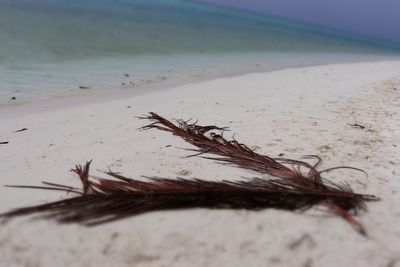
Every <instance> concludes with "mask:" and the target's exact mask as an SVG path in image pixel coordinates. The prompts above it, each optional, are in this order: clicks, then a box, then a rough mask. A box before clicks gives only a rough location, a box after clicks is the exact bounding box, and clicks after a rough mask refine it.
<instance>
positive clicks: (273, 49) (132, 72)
mask: <svg viewBox="0 0 400 267" xmlns="http://www.w3.org/2000/svg"><path fill="white" fill-rule="evenodd" d="M398 55H399V53H398V50H395V49H393V48H389V47H385V46H383V45H379V44H376V43H373V42H369V41H368V40H358V39H356V38H352V37H350V36H342V35H340V34H336V33H334V32H328V31H324V30H321V29H318V28H312V27H307V26H302V25H296V24H293V23H286V22H281V21H278V20H275V19H272V18H268V17H260V16H255V15H251V14H246V13H241V12H238V11H231V10H226V9H221V8H217V7H211V6H206V5H200V4H196V3H192V2H189V1H183V0H85V1H82V0H0V104H7V103H18V102H24V101H31V100H35V99H46V98H50V97H53V96H62V95H68V94H71V93H76V92H80V91H82V90H83V89H87V88H90V90H96V89H104V88H120V87H122V88H128V89H132V90H134V88H137V87H142V86H145V85H147V84H152V83H163V82H165V81H166V80H168V81H171V80H173V81H177V82H179V81H194V80H197V79H205V78H207V77H218V76H224V75H233V74H239V73H244V72H252V71H268V70H273V69H281V68H287V67H295V66H305V65H315V64H326V63H335V62H349V61H365V60H382V59H393V58H398ZM13 97H15V98H16V100H11V98H13Z"/></svg>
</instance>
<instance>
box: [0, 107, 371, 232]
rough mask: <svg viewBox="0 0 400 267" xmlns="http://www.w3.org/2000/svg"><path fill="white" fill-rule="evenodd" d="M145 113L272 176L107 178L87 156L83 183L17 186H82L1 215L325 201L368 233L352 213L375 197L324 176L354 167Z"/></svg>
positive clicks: (88, 214)
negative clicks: (259, 148)
mask: <svg viewBox="0 0 400 267" xmlns="http://www.w3.org/2000/svg"><path fill="white" fill-rule="evenodd" d="M142 118H143V119H149V120H151V121H152V123H151V124H150V125H147V126H145V127H143V128H142V129H151V128H156V129H160V130H163V131H167V132H171V133H172V134H174V135H176V136H179V137H181V138H183V139H184V140H185V141H186V142H188V143H190V144H192V145H194V146H195V147H196V149H189V150H191V151H195V152H196V154H197V155H204V154H206V153H207V154H213V155H215V156H214V157H206V158H209V159H213V160H216V161H218V162H221V163H223V164H230V165H234V166H237V167H240V168H243V169H246V170H251V171H254V172H256V173H259V174H263V175H267V176H268V177H267V178H259V177H256V178H251V179H245V180H239V181H234V182H232V181H226V180H223V181H218V182H213V181H205V180H201V179H182V178H177V179H165V178H159V177H145V178H146V180H144V181H143V180H139V179H132V178H128V177H125V176H123V175H121V174H118V173H114V172H112V171H108V172H106V174H107V175H109V176H111V177H112V179H105V178H98V177H91V176H90V175H89V168H90V164H91V161H89V162H87V163H86V164H85V165H84V166H81V165H76V166H75V168H73V169H72V171H73V172H75V173H76V174H77V175H78V176H79V178H80V180H81V182H82V189H79V188H75V187H70V186H66V185H60V184H54V183H49V182H44V186H14V187H24V188H37V189H46V190H61V191H65V192H72V193H76V194H77V196H74V197H71V198H68V199H64V200H60V201H55V202H51V203H47V204H43V205H37V206H32V207H25V208H19V209H15V210H12V211H10V212H7V213H4V214H2V215H0V216H1V217H4V218H11V217H15V216H21V215H28V214H39V216H41V217H44V218H52V219H56V220H57V221H58V222H60V223H81V224H84V225H88V226H91V225H97V224H101V223H105V222H110V221H114V220H118V219H122V218H126V217H129V216H134V215H137V214H141V213H145V212H149V211H155V210H171V209H183V208H196V207H202V208H230V209H243V208H244V209H251V210H259V209H265V208H276V209H285V210H305V209H308V208H310V207H312V206H314V205H318V204H323V205H325V206H327V207H329V208H330V209H331V210H333V211H334V212H335V213H336V214H338V215H340V216H341V217H343V218H344V219H345V220H347V221H348V222H349V223H350V224H351V225H353V227H355V229H356V230H357V231H358V232H360V233H361V234H365V230H364V229H363V227H362V226H361V224H360V223H359V222H358V221H357V220H356V219H355V218H354V217H353V214H357V213H358V212H359V211H360V210H364V209H365V203H364V202H365V201H371V200H377V198H376V197H374V196H371V195H365V194H357V193H354V192H353V191H352V189H351V187H350V186H349V185H348V184H347V183H333V182H331V181H328V180H326V179H324V178H322V177H321V173H323V172H327V171H331V170H334V169H337V168H351V167H346V166H341V167H334V168H330V169H325V170H321V171H318V170H317V166H318V164H319V163H320V161H321V159H320V158H319V157H317V156H308V158H311V159H316V160H317V162H316V163H314V164H313V165H311V164H309V163H307V162H304V161H299V160H292V159H286V158H271V157H268V156H266V155H261V154H258V153H256V152H254V151H252V150H251V149H250V148H248V147H247V146H246V145H244V144H241V143H239V142H237V141H236V140H226V139H225V138H224V137H223V131H224V130H226V128H221V127H216V126H200V125H197V124H196V123H192V124H190V123H188V121H183V120H179V121H178V124H177V125H175V124H174V123H172V122H170V121H168V120H166V119H164V118H163V117H161V116H159V115H157V114H155V113H150V115H149V116H146V117H142ZM352 169H354V168H352Z"/></svg>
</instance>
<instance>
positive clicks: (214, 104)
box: [0, 62, 400, 267]
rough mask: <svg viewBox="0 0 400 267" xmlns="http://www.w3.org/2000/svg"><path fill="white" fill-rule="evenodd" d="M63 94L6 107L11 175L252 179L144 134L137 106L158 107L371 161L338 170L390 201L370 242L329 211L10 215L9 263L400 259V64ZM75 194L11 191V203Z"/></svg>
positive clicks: (326, 155)
mask: <svg viewBox="0 0 400 267" xmlns="http://www.w3.org/2000/svg"><path fill="white" fill-rule="evenodd" d="M93 98H95V96H93ZM59 101H60V100H59ZM62 101H65V104H63V105H60V107H58V108H57V107H54V106H53V107H51V108H49V109H47V110H45V109H43V108H40V109H39V108H37V106H35V105H34V104H31V105H30V104H27V105H24V106H17V107H4V108H2V109H1V110H0V120H1V124H0V141H3V140H4V141H9V143H8V144H4V145H0V183H1V184H22V185H38V184H39V183H40V181H42V180H46V181H52V182H55V183H63V184H71V185H79V180H78V179H77V178H76V177H75V176H74V174H73V173H70V172H69V169H70V168H71V167H72V166H73V165H74V164H78V163H84V162H85V161H86V160H88V159H93V160H94V161H93V168H92V169H93V173H92V174H100V172H99V171H96V169H100V170H106V169H107V167H110V168H112V169H113V170H114V171H119V172H123V173H124V174H126V175H128V176H131V177H137V176H139V175H148V176H152V175H160V176H164V177H176V176H177V175H180V176H184V177H185V178H190V177H198V178H202V179H211V180H214V179H232V180H234V179H238V178H240V177H241V176H247V177H249V176H252V175H253V174H252V173H250V172H245V171H242V170H239V169H236V168H232V167H225V166H220V165H218V164H216V163H213V162H210V161H208V160H204V159H200V158H188V159H185V158H182V157H183V156H185V155H187V152H186V151H184V150H181V149H178V148H177V147H188V145H187V144H185V143H184V142H182V141H181V140H179V139H178V138H176V137H173V136H170V135H168V134H165V133H161V132H157V131H144V132H140V131H137V128H139V127H140V126H143V125H144V124H145V122H143V121H141V120H138V119H137V118H136V116H139V115H143V114H145V113H147V112H149V111H154V112H158V113H159V114H161V115H163V116H166V117H168V118H183V119H189V118H198V119H199V123H200V124H216V125H218V126H228V127H229V128H230V129H231V130H232V134H233V133H236V135H235V138H236V139H238V140H239V141H241V142H243V143H246V144H247V145H249V146H250V147H253V148H254V149H256V150H257V152H262V153H265V154H268V155H272V156H277V155H279V154H282V153H283V154H284V156H285V157H290V158H300V157H301V156H302V155H307V154H317V155H320V156H321V157H322V158H323V160H324V162H323V165H322V166H321V167H329V166H336V165H351V166H354V167H358V168H362V169H364V170H365V171H366V172H368V174H369V177H368V178H366V177H365V176H362V175H360V174H359V173H356V172H351V171H338V172H335V173H332V174H329V176H328V177H329V178H331V179H334V180H335V181H339V180H347V181H349V182H350V184H351V185H352V187H353V188H354V189H355V190H356V191H359V192H363V193H371V194H376V195H378V196H380V197H382V201H380V202H377V203H370V204H369V211H368V212H367V213H365V214H363V215H362V216H360V217H359V219H360V221H361V222H362V223H363V225H364V226H365V228H366V229H367V231H368V233H369V238H364V237H362V236H361V235H359V234H357V233H356V232H355V231H354V230H353V229H352V228H351V227H350V226H349V225H348V224H347V223H346V222H344V221H343V220H342V219H340V218H338V217H336V216H331V215H329V214H327V213H324V212H322V211H320V210H318V209H313V210H311V211H308V212H306V213H305V214H296V213H292V212H285V211H277V210H265V211H261V212H252V211H232V210H206V209H194V210H181V211H168V212H154V213H149V214H145V215H142V216H138V217H135V218H129V219H126V220H123V221H119V222H115V223H110V224H106V225H102V226H99V227H94V228H85V227H82V226H78V225H57V224H56V223H54V222H52V221H43V220H30V219H29V218H21V219H16V220H13V221H10V222H8V223H6V224H3V225H1V228H0V266H243V265H244V264H245V265H246V266H382V267H386V266H400V257H399V256H398V255H399V253H398V252H399V251H400V226H399V223H398V222H399V219H400V212H399V211H398V206H399V203H400V197H399V193H398V191H399V183H400V169H399V166H398V162H399V159H400V152H399V146H400V142H399V141H400V137H399V131H400V119H399V118H400V116H399V112H400V62H378V63H357V64H342V65H328V66H318V67H307V68H296V69H287V70H282V71H275V72H270V73H258V74H248V75H243V76H239V77H233V78H226V79H217V80H212V81H206V82H201V83H196V84H188V85H183V86H179V87H175V88H171V89H168V90H160V91H156V92H151V93H149V94H141V95H137V96H134V97H124V98H121V99H113V100H110V101H100V102H98V103H96V101H95V99H94V100H93V99H92V101H90V103H87V104H85V105H83V104H73V101H74V99H73V98H69V99H65V100H62ZM68 103H70V104H68ZM71 103H72V104H71ZM13 114H15V115H13ZM356 124H358V125H362V126H363V127H364V128H362V127H357V126H355V125H356ZM23 128H27V129H28V130H25V131H22V132H15V131H17V130H19V129H23ZM228 134H229V133H228ZM168 145H171V146H168ZM63 197H68V196H65V195H64V194H63V193H60V192H47V191H36V190H29V189H27V190H23V189H12V188H4V187H0V211H6V210H8V209H10V208H15V207H20V206H24V205H32V204H39V203H43V202H46V201H52V200H57V199H61V198H63ZM396 264H397V265H396Z"/></svg>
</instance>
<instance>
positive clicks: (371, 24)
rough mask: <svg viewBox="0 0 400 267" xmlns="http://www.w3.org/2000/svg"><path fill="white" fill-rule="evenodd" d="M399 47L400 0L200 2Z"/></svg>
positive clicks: (210, 0) (245, 0)
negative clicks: (358, 36) (367, 38)
mask: <svg viewBox="0 0 400 267" xmlns="http://www.w3.org/2000/svg"><path fill="white" fill-rule="evenodd" d="M197 2H203V3H210V4H217V5H226V6H229V7H234V8H239V9H243V10H248V11H252V12H257V13H262V14H266V15H270V16H274V17H278V18H284V19H290V20H292V21H297V22H303V23H307V24H312V25H318V26H323V27H326V28H330V29H334V30H338V31H342V32H347V33H353V34H357V35H360V36H364V37H370V38H374V39H378V40H383V41H389V42H395V43H398V44H400V0H335V1H332V0H197Z"/></svg>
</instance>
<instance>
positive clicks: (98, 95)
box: [0, 59, 399, 119]
mask: <svg viewBox="0 0 400 267" xmlns="http://www.w3.org/2000/svg"><path fill="white" fill-rule="evenodd" d="M398 61H399V59H392V60H381V59H377V60H366V61H355V62H344V63H342V62H339V63H321V64H318V63H317V64H305V65H299V66H293V67H283V68H280V67H278V68H273V69H267V70H265V69H261V70H257V71H256V69H257V68H251V69H247V70H241V71H227V72H225V73H219V74H211V75H204V74H203V75H202V74H197V75H193V74H192V75H190V76H191V77H190V78H181V79H176V78H175V79H172V80H166V81H162V80H152V81H150V80H148V81H147V82H145V83H144V84H143V85H139V86H133V87H130V86H126V87H122V86H115V87H112V86H111V87H108V88H103V89H88V90H86V89H83V90H80V91H79V92H76V93H73V94H67V95H59V96H50V97H49V98H47V99H36V100H29V101H23V102H16V103H14V102H13V101H11V102H10V101H9V102H8V103H7V104H0V119H1V118H7V116H10V115H11V116H22V115H24V112H25V110H26V109H29V110H30V112H34V113H36V112H43V111H48V110H56V109H60V108H65V107H73V106H80V105H85V104H90V103H98V102H107V101H113V100H118V99H122V98H126V97H135V96H139V95H144V94H151V93H154V92H158V91H163V90H168V89H171V88H174V87H180V86H184V85H190V84H196V83H201V82H206V81H213V80H219V79H229V78H233V77H240V76H245V75H251V74H262V73H270V72H277V71H284V70H290V69H300V68H309V67H311V68H314V67H323V66H336V65H348V64H366V63H383V62H398ZM193 76H197V77H193Z"/></svg>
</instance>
